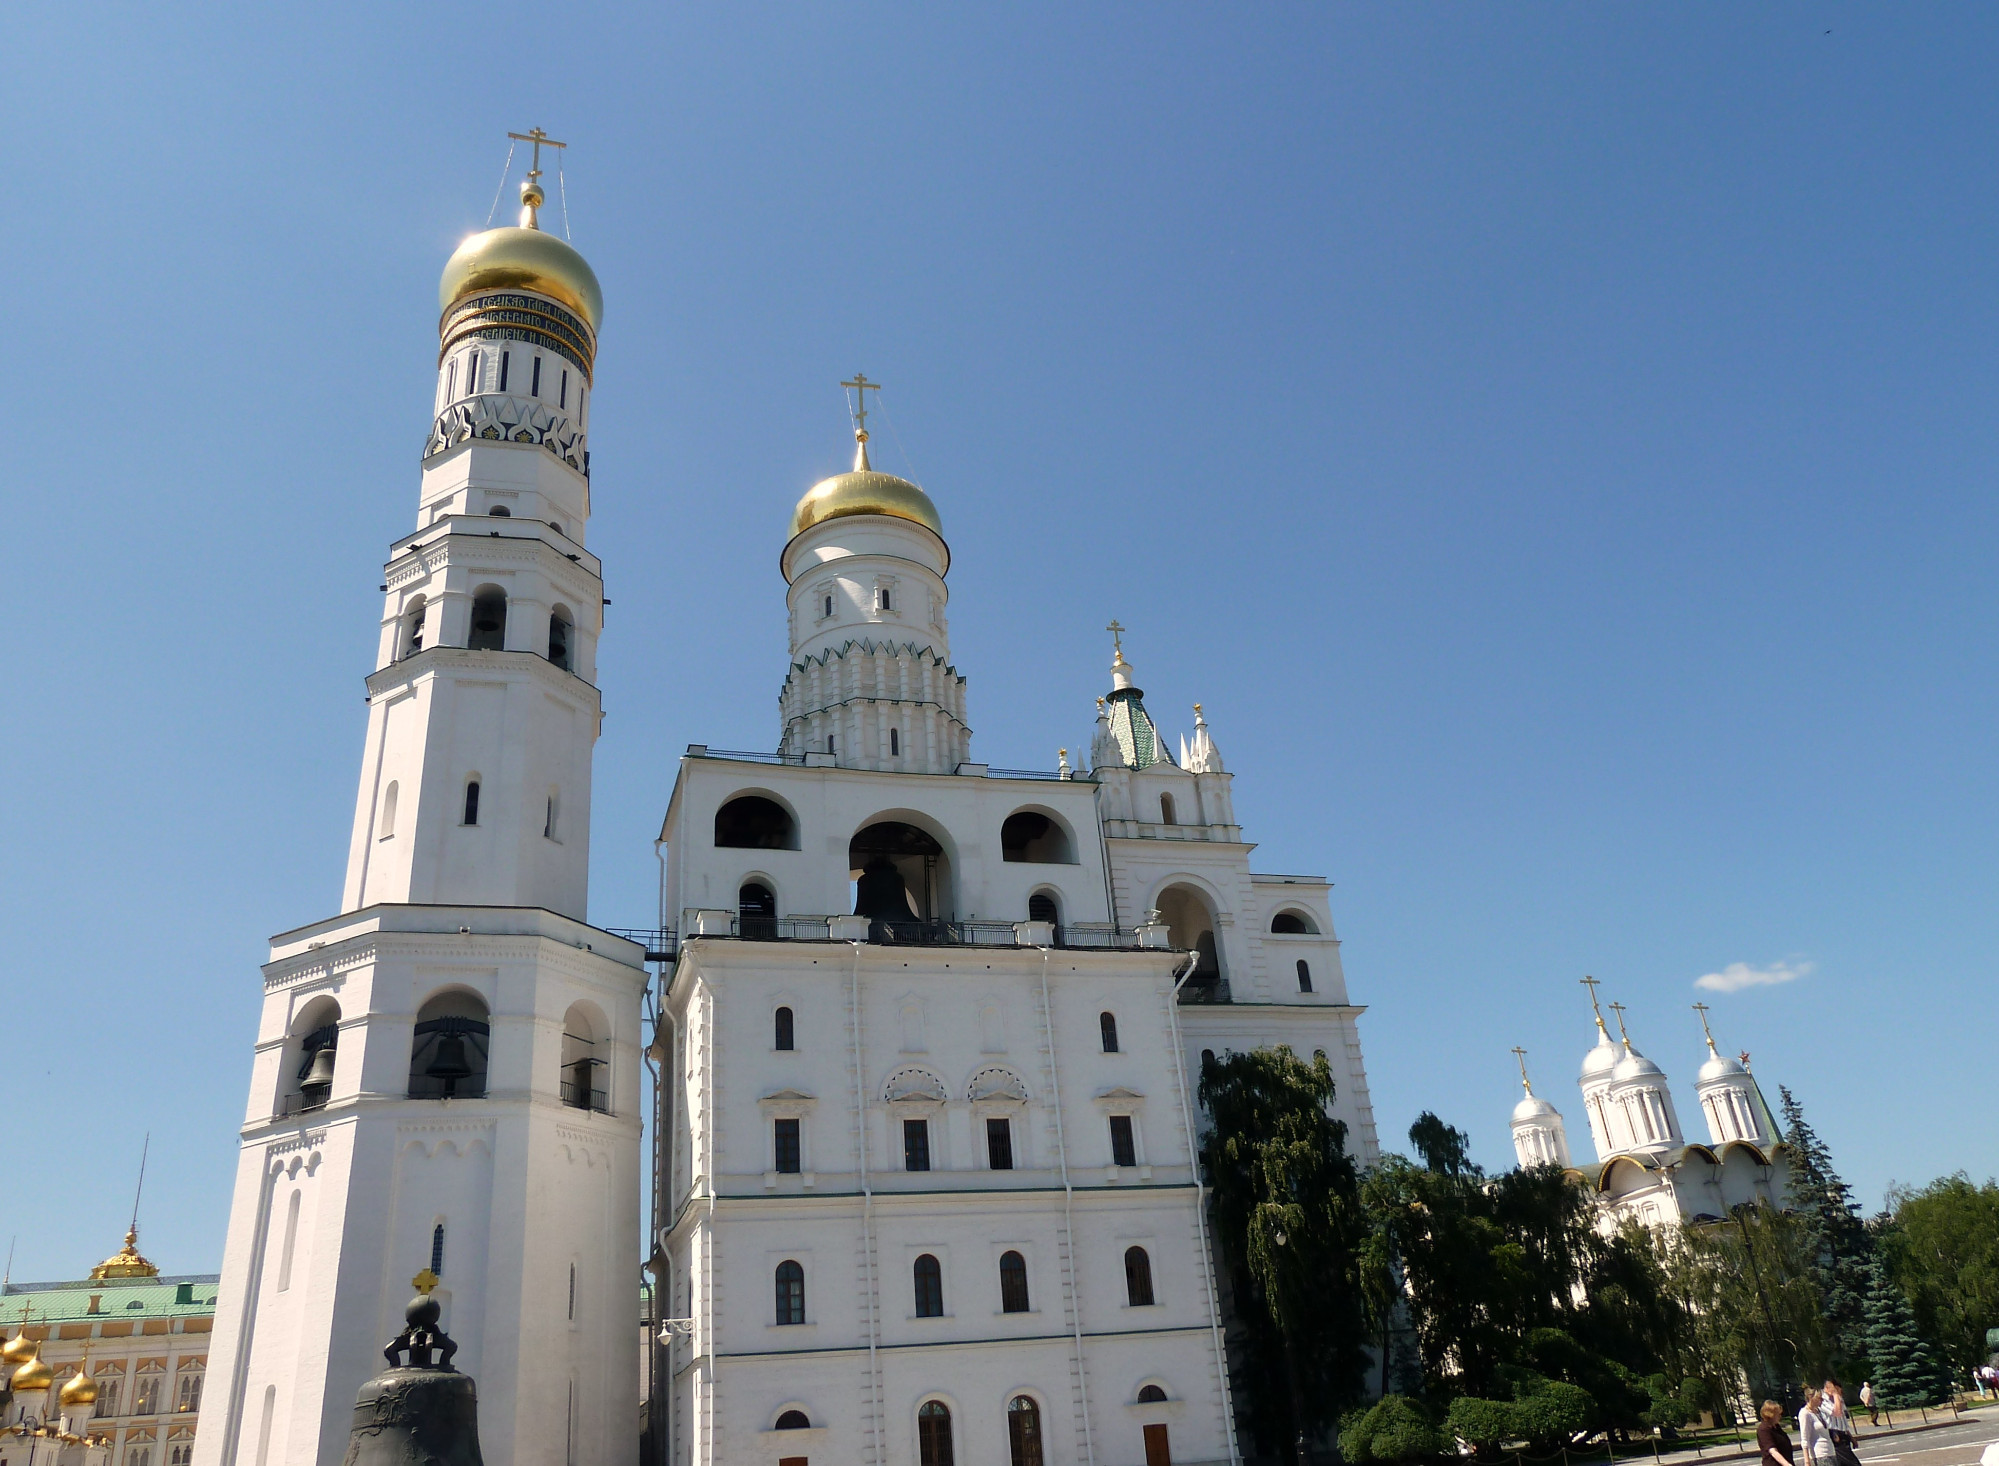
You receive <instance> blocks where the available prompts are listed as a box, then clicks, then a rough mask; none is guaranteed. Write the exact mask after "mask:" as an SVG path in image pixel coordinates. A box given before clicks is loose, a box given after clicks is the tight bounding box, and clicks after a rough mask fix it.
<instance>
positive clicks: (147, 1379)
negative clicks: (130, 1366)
mask: <svg viewBox="0 0 1999 1466" xmlns="http://www.w3.org/2000/svg"><path fill="white" fill-rule="evenodd" d="M160 1379H161V1376H159V1375H157V1374H148V1375H141V1376H140V1377H139V1388H138V1390H137V1391H136V1392H135V1394H134V1398H133V1400H132V1413H133V1414H134V1415H157V1414H159V1413H160Z"/></svg>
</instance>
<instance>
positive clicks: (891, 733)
mask: <svg viewBox="0 0 1999 1466" xmlns="http://www.w3.org/2000/svg"><path fill="white" fill-rule="evenodd" d="M888 756H889V757H890V758H901V757H902V733H901V730H899V729H896V728H891V729H889V730H888Z"/></svg>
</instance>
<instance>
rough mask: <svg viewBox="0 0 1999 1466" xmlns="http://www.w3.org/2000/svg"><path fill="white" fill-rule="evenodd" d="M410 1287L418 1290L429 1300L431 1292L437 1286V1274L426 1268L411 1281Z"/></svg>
mask: <svg viewBox="0 0 1999 1466" xmlns="http://www.w3.org/2000/svg"><path fill="white" fill-rule="evenodd" d="M410 1286H411V1287H412V1288H414V1289H416V1290H417V1292H419V1293H421V1294H423V1296H424V1297H426V1298H428V1297H429V1296H430V1293H431V1290H432V1289H433V1288H435V1287H436V1286H437V1274H436V1273H434V1272H432V1271H431V1270H430V1269H429V1268H425V1269H424V1270H423V1271H422V1272H420V1273H418V1274H417V1275H416V1276H415V1277H413V1278H411V1279H410Z"/></svg>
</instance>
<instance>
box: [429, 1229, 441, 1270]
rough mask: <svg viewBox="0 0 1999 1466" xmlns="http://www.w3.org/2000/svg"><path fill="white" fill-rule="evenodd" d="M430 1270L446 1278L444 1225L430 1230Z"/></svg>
mask: <svg viewBox="0 0 1999 1466" xmlns="http://www.w3.org/2000/svg"><path fill="white" fill-rule="evenodd" d="M430 1270H431V1271H432V1272H434V1273H436V1274H437V1275H438V1276H439V1277H440V1278H441V1277H443V1276H444V1223H442V1222H439V1223H438V1224H437V1225H436V1226H434V1227H432V1228H431V1229H430Z"/></svg>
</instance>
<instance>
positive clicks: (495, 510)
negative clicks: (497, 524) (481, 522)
mask: <svg viewBox="0 0 1999 1466" xmlns="http://www.w3.org/2000/svg"><path fill="white" fill-rule="evenodd" d="M486 517H487V518H489V519H512V518H513V517H514V511H513V510H511V509H509V508H508V507H507V506H506V505H504V504H495V505H494V506H493V507H492V508H490V509H488V510H487V511H486Z"/></svg>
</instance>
